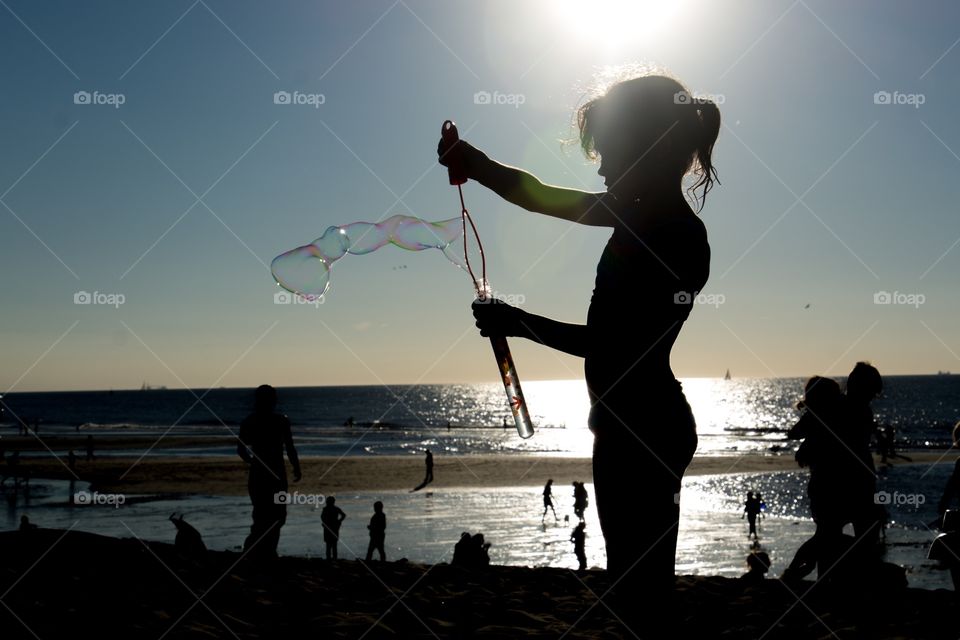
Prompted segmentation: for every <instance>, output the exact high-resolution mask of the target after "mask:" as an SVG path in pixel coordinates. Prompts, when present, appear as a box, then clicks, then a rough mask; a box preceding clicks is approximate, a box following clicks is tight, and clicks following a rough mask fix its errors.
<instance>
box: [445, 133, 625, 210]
mask: <svg viewBox="0 0 960 640" xmlns="http://www.w3.org/2000/svg"><path fill="white" fill-rule="evenodd" d="M457 145H463V148H462V153H463V158H464V165H465V168H466V171H467V176H468V177H470V178H472V179H474V180H476V181H477V182H479V183H480V184H482V185H483V186H485V187H487V188H488V189H490V190H491V191H493V192H494V193H496V194H497V195H499V196H500V197H501V198H503V199H504V200H506V201H507V202H510V203H512V204H515V205H517V206H518V207H523V208H524V209H526V210H527V211H533V212H535V213H542V214H544V215H548V216H553V217H555V218H561V219H563V220H569V221H570V222H577V223H579V224H585V225H589V226H595V227H612V226H614V223H615V222H616V215H615V214H614V198H613V196H612V195H610V194H609V193H607V192H606V191H602V192H599V193H591V192H589V191H580V190H579V189H567V188H564V187H557V186H553V185H548V184H544V183H543V182H541V181H540V180H539V179H538V178H537V177H536V176H534V175H533V174H530V173H528V172H526V171H524V170H523V169H518V168H517V167H511V166H509V165H505V164H501V163H499V162H497V161H495V160H492V159H490V158H489V157H488V156H487V155H486V154H485V153H483V152H482V151H480V150H479V149H477V148H475V147H473V146H471V145H470V144H469V143H467V142H464V141H463V140H460V141H458V142H457ZM443 151H444V150H443V142H442V141H441V143H440V146H438V148H437V153H438V155H439V156H440V164H442V165H444V166H446V161H445V160H444V157H443V156H444V153H443Z"/></svg>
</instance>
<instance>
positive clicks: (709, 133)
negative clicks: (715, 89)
mask: <svg viewBox="0 0 960 640" xmlns="http://www.w3.org/2000/svg"><path fill="white" fill-rule="evenodd" d="M695 106H696V109H697V113H698V115H699V120H700V132H699V134H698V136H697V140H698V141H697V148H696V151H695V154H696V162H697V164H698V165H699V169H698V171H697V173H698V174H699V176H700V179H699V180H697V182H696V184H694V185H693V187H691V190H695V189H699V188H701V187H702V188H703V192H702V193H701V194H700V208H701V209H702V208H703V205H704V203H705V202H706V200H707V192H708V191H710V189H712V188H713V183H714V182H717V183H719V182H720V180H719V179H718V178H717V170H716V168H715V167H714V166H713V145H714V144H715V143H716V142H717V136H718V135H720V109H718V108H717V105H716V103H714V102H713V101H712V100H707V99H705V98H698V99H697V101H696V105H695Z"/></svg>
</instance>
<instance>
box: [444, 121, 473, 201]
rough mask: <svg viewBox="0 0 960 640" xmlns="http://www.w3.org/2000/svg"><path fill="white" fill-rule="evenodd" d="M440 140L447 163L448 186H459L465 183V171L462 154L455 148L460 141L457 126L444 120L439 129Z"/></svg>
mask: <svg viewBox="0 0 960 640" xmlns="http://www.w3.org/2000/svg"><path fill="white" fill-rule="evenodd" d="M440 139H441V140H442V141H443V157H444V159H446V161H447V176H448V177H449V178H450V184H455V185H461V184H463V183H465V182H466V181H467V170H466V167H464V166H463V152H462V150H461V148H460V147H457V146H455V145H456V144H457V142H459V141H460V134H459V133H457V125H455V124H454V123H453V120H445V121H444V123H443V126H442V127H441V128H440Z"/></svg>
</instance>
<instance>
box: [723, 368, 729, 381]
mask: <svg viewBox="0 0 960 640" xmlns="http://www.w3.org/2000/svg"><path fill="white" fill-rule="evenodd" d="M723 379H724V380H729V379H730V369H727V373H726V375H725V376H723Z"/></svg>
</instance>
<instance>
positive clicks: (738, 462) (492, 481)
mask: <svg viewBox="0 0 960 640" xmlns="http://www.w3.org/2000/svg"><path fill="white" fill-rule="evenodd" d="M910 456H911V458H912V460H913V462H914V463H915V464H932V463H934V462H937V461H943V462H948V461H953V460H956V458H957V454H956V453H955V452H936V451H925V452H912V453H911V454H910ZM434 464H435V467H434V477H435V479H434V482H433V483H431V485H430V486H431V487H432V488H434V489H440V488H454V487H463V488H477V487H491V488H492V487H511V486H526V485H542V484H543V483H544V482H545V481H546V479H547V478H553V479H554V480H555V481H556V482H557V483H558V484H560V485H563V484H569V483H570V482H572V481H573V480H590V479H591V478H592V477H593V474H592V468H591V461H590V459H589V458H569V457H551V456H536V457H532V456H510V455H506V456H494V455H470V456H452V455H443V456H441V455H438V456H436V458H435V462H434ZM898 464H903V463H898ZM301 466H302V471H303V479H302V480H301V481H300V483H298V484H296V485H291V486H295V487H296V489H297V490H298V491H300V492H304V493H320V494H333V493H337V492H344V491H377V490H401V489H411V488H413V487H414V486H416V485H417V484H419V483H420V481H421V480H422V479H423V476H424V461H423V458H422V457H419V456H350V457H341V458H335V457H305V458H302V459H301ZM20 467H21V469H29V472H30V474H31V476H33V477H44V478H55V479H62V480H69V479H71V478H74V479H78V480H82V481H86V482H90V483H91V488H92V489H96V490H99V491H112V492H126V493H184V494H204V495H224V496H231V495H246V466H245V464H244V463H243V462H242V461H241V460H240V459H239V458H234V457H219V456H203V457H200V456H197V457H180V456H178V457H163V456H151V457H144V458H140V457H139V456H133V455H131V456H130V457H127V456H111V457H103V458H96V459H94V460H93V461H90V462H87V461H85V460H83V459H82V457H81V459H79V460H78V461H77V464H76V468H75V470H74V472H73V473H71V471H70V470H69V469H68V468H67V466H66V460H62V461H61V460H58V459H56V458H52V457H36V458H32V457H30V456H25V457H24V458H23V459H22V460H21V463H20ZM796 469H797V463H796V462H795V461H794V459H793V456H787V455H784V456H761V455H746V456H742V457H734V456H716V457H697V458H694V460H693V463H692V464H691V465H690V467H689V469H688V470H687V475H710V474H723V473H751V472H770V471H791V470H796ZM288 473H289V465H288ZM74 474H75V476H74Z"/></svg>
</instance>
